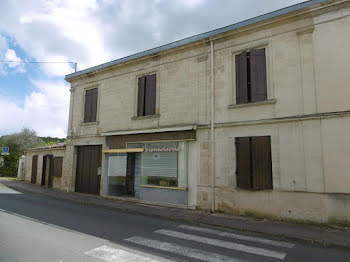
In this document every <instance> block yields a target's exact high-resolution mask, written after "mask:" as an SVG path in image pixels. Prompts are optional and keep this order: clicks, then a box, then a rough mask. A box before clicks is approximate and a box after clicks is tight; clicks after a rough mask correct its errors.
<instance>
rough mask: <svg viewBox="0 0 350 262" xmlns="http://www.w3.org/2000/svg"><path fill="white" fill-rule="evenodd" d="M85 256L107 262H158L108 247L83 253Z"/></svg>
mask: <svg viewBox="0 0 350 262" xmlns="http://www.w3.org/2000/svg"><path fill="white" fill-rule="evenodd" d="M85 255H88V256H91V257H95V258H98V259H101V260H103V261H107V262H127V261H141V262H143V261H145V262H157V261H159V260H155V259H153V258H149V257H145V256H141V255H137V254H134V253H131V252H128V251H126V250H123V249H116V248H112V247H109V246H100V247H97V248H94V249H92V250H90V251H88V252H85Z"/></svg>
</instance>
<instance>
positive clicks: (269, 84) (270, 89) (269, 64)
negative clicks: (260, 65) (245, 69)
mask: <svg viewBox="0 0 350 262" xmlns="http://www.w3.org/2000/svg"><path fill="white" fill-rule="evenodd" d="M263 48H264V49H265V58H266V93H267V99H266V100H264V101H258V102H247V103H237V96H236V89H237V86H236V60H235V59H236V55H239V54H241V53H242V52H244V51H250V50H251V49H263ZM271 49H272V48H271V43H270V41H256V42H252V43H248V44H242V45H239V46H236V47H234V48H233V49H232V52H231V54H232V56H231V63H230V64H231V70H230V72H231V73H230V79H229V81H230V82H231V87H230V89H229V101H228V107H229V108H235V107H237V106H238V107H240V106H249V105H252V106H254V105H259V104H274V103H275V102H276V101H275V99H274V86H273V61H272V60H273V59H272V52H271Z"/></svg>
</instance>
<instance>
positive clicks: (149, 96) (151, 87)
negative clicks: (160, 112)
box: [145, 74, 156, 116]
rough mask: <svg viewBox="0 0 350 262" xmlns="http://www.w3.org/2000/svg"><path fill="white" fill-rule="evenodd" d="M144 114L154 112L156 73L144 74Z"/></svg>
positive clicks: (152, 113)
mask: <svg viewBox="0 0 350 262" xmlns="http://www.w3.org/2000/svg"><path fill="white" fill-rule="evenodd" d="M145 92H146V94H145V116H147V115H154V114H155V113H156V75H155V74H154V75H148V76H146V90H145Z"/></svg>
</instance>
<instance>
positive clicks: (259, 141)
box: [236, 136, 272, 190]
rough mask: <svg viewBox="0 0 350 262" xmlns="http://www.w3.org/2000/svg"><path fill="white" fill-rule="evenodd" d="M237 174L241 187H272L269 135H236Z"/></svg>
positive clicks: (257, 188) (259, 188)
mask: <svg viewBox="0 0 350 262" xmlns="http://www.w3.org/2000/svg"><path fill="white" fill-rule="evenodd" d="M236 175H237V187H239V188H242V189H256V190H262V189H272V164H271V141H270V137H269V136H254V137H236Z"/></svg>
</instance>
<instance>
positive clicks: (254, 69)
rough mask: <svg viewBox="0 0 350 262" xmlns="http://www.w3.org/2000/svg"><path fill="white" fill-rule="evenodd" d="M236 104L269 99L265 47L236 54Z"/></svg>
mask: <svg viewBox="0 0 350 262" xmlns="http://www.w3.org/2000/svg"><path fill="white" fill-rule="evenodd" d="M235 64H236V104H242V103H250V102H259V101H265V100H267V82H266V81H267V80H266V54H265V48H261V49H251V50H249V51H244V52H242V53H240V54H238V55H236V56H235Z"/></svg>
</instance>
